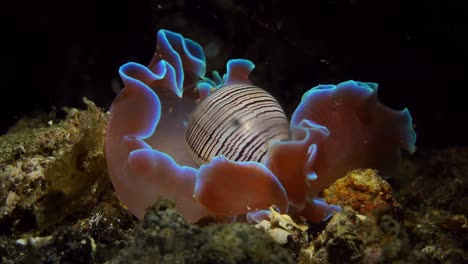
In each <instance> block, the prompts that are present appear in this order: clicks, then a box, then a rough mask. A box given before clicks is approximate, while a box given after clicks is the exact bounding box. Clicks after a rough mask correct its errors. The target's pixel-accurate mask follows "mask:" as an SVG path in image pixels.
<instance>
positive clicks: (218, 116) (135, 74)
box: [106, 30, 416, 222]
mask: <svg viewBox="0 0 468 264" xmlns="http://www.w3.org/2000/svg"><path fill="white" fill-rule="evenodd" d="M157 42H158V46H157V48H156V53H155V56H154V57H153V60H152V61H151V62H150V64H149V65H148V66H144V65H142V64H139V63H134V62H129V63H126V64H124V65H122V66H121V67H120V69H119V74H120V76H121V78H122V81H123V83H124V86H125V88H124V89H123V90H122V91H121V92H120V93H119V95H118V96H117V97H116V99H115V100H114V102H113V103H112V106H111V108H110V111H109V112H110V115H109V121H108V127H107V133H106V160H107V165H108V169H109V174H110V177H111V180H112V184H113V186H114V189H115V191H116V193H117V195H118V196H119V198H120V200H121V201H122V202H123V203H124V204H125V205H126V206H127V208H128V209H129V210H130V211H132V212H133V214H135V215H136V216H137V217H138V218H143V217H144V215H145V212H146V210H147V208H148V207H149V206H151V205H152V204H154V203H155V202H156V201H158V200H159V199H161V198H164V199H168V200H172V201H174V202H175V204H176V209H177V210H178V211H179V212H181V213H182V214H183V216H184V217H185V218H186V219H187V220H188V221H189V222H196V221H198V220H199V219H201V218H203V217H207V216H217V217H222V218H226V219H231V220H233V219H235V218H236V217H237V216H241V215H245V216H247V219H249V217H250V218H251V219H253V220H258V219H259V217H260V216H261V215H262V213H261V212H262V211H263V210H265V209H268V208H269V207H270V206H271V205H276V206H277V208H278V209H279V210H280V212H281V213H289V214H298V215H301V216H303V217H305V218H306V219H308V220H309V221H314V222H317V221H321V220H324V219H327V218H328V217H330V215H331V214H333V212H336V211H339V210H340V208H339V207H337V206H335V205H331V204H327V203H326V202H325V201H324V200H323V199H322V198H320V197H319V196H318V194H319V193H320V192H321V191H322V190H324V189H325V188H327V187H328V186H330V185H331V184H332V183H333V182H334V181H336V180H337V179H339V178H340V177H343V176H344V175H345V174H346V172H347V171H349V170H351V169H354V168H375V169H379V170H381V169H382V168H384V169H385V168H387V167H390V168H393V167H394V166H393V165H395V164H396V163H397V161H398V158H399V155H400V150H404V149H406V150H408V151H409V152H410V153H413V152H414V151H415V141H416V134H415V132H414V130H413V127H412V118H411V115H410V113H409V111H408V109H403V110H401V111H397V110H393V109H390V108H388V107H386V106H384V105H383V104H381V103H380V102H379V101H378V100H377V84H376V83H365V82H358V81H352V80H350V81H345V82H341V83H339V84H337V85H318V86H316V87H313V88H311V89H310V90H309V91H307V92H306V93H305V94H304V95H303V97H302V100H301V101H300V102H299V104H298V106H297V108H296V109H295V111H294V112H293V113H292V115H291V118H290V122H288V120H287V118H286V116H285V114H284V112H283V110H282V109H281V107H280V105H279V104H278V102H277V101H276V100H275V99H274V98H273V97H272V96H271V95H269V94H268V93H267V92H265V91H264V90H261V89H260V88H258V87H255V86H252V84H251V83H250V81H249V80H248V75H249V73H250V72H251V71H252V70H253V67H254V65H253V63H252V62H250V61H247V60H241V59H237V60H230V61H229V62H228V63H227V65H226V74H225V75H224V76H223V78H220V76H219V75H214V77H213V79H208V78H206V77H205V73H206V72H205V71H206V64H205V62H206V61H205V56H204V53H203V49H202V47H201V46H200V45H199V44H198V43H196V42H194V41H192V40H190V39H186V38H184V37H183V36H182V35H180V34H177V33H174V32H171V31H167V30H160V31H158V34H157ZM194 83H195V84H196V87H197V91H198V95H199V97H197V93H192V89H191V88H192V87H193V86H191V85H192V84H194ZM167 93H169V95H170V96H168V95H167ZM193 94H195V96H194V97H192V95H193ZM198 99H200V100H198ZM267 150H268V151H267ZM265 153H266V154H265ZM193 160H195V161H196V163H197V164H198V166H197V165H196V164H194V161H193ZM381 171H382V170H381Z"/></svg>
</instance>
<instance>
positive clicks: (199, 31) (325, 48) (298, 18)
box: [0, 0, 468, 146]
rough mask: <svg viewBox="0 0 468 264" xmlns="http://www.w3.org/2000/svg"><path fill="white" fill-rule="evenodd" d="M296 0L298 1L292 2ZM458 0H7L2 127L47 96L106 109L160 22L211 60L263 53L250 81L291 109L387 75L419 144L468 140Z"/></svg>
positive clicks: (463, 21)
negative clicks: (317, 94)
mask: <svg viewBox="0 0 468 264" xmlns="http://www.w3.org/2000/svg"><path fill="white" fill-rule="evenodd" d="M295 2H297V3H295ZM462 2H463V1H451V0H414V1H410V0H400V1H386V0H379V1H365V0H353V1H349V0H348V1H341V0H335V1H330V0H328V1H324V0H314V1H284V0H276V1H271V0H270V1H247V0H243V1H233V0H206V1H155V0H144V1H143V0H142V1H130V0H128V1H94V0H80V1H76V0H54V1H51V0H48V1H32V0H25V1H11V3H10V5H11V6H10V7H5V6H3V7H2V13H3V15H2V17H3V18H6V19H5V22H4V23H2V24H3V27H4V29H3V30H2V38H1V39H2V44H3V45H2V46H3V49H2V51H3V52H2V56H1V58H2V75H1V76H2V86H3V87H2V96H1V109H0V110H1V117H2V121H1V127H0V129H1V132H2V133H4V132H5V131H6V129H7V128H8V127H9V126H10V125H12V124H13V123H14V121H15V120H16V119H17V118H19V117H21V116H22V115H31V114H32V113H33V112H34V111H35V110H43V111H50V110H51V109H52V107H57V108H60V107H62V106H74V107H84V104H83V102H82V97H83V96H85V97H87V98H89V99H91V100H92V101H94V102H95V103H96V104H97V105H98V106H100V107H102V108H104V109H107V108H108V107H109V106H110V104H111V103H112V100H113V99H114V97H115V92H114V91H113V89H112V87H113V83H114V86H116V84H118V83H119V78H118V72H117V71H118V68H119V66H120V65H122V64H123V63H125V62H128V61H135V62H139V63H142V64H147V63H148V62H149V60H150V59H151V56H152V54H153V51H154V47H155V44H156V43H155V41H156V37H155V36H156V31H157V30H158V29H160V28H165V29H170V30H173V31H176V32H179V33H181V34H183V35H184V36H185V37H187V38H192V39H194V40H195V41H197V42H199V43H200V44H202V45H203V46H204V47H205V48H206V49H207V62H208V70H214V69H217V70H220V71H222V72H224V71H225V68H224V64H225V62H226V61H227V60H228V59H229V58H246V59H250V60H252V61H253V62H255V64H256V69H255V71H254V72H253V74H252V80H253V81H254V83H256V84H257V85H259V86H261V87H263V88H265V89H266V90H268V91H270V92H271V93H272V94H273V95H275V97H277V98H278V100H279V101H280V102H281V103H282V104H283V105H284V107H285V109H286V111H287V112H288V113H289V114H290V113H292V111H293V110H294V108H295V107H296V105H297V104H298V102H299V100H300V98H301V96H302V94H303V93H304V92H305V91H306V90H308V89H309V88H311V87H313V86H315V85H317V84H319V83H338V82H341V81H345V80H348V79H355V80H361V81H373V82H377V83H379V84H380V90H379V95H380V96H379V98H380V99H381V101H383V102H384V103H385V104H387V105H388V106H390V107H392V108H396V109H402V108H403V107H408V108H409V109H410V111H411V113H412V115H413V118H414V124H415V126H416V127H415V130H416V132H417V134H418V141H417V145H418V146H447V145H467V143H468V139H467V135H468V128H467V124H466V122H467V121H468V118H466V115H467V114H468V111H467V110H466V108H465V107H466V106H467V104H468V103H467V99H466V97H465V96H463V95H462V93H464V92H465V90H466V89H467V88H468V87H467V85H466V78H467V75H468V71H467V69H468V67H467V66H466V63H467V59H468V37H467V36H468V23H467V20H468V16H467V15H466V14H468V12H467V9H466V8H463V7H462V5H463V4H462Z"/></svg>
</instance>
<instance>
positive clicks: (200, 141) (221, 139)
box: [185, 84, 289, 165]
mask: <svg viewBox="0 0 468 264" xmlns="http://www.w3.org/2000/svg"><path fill="white" fill-rule="evenodd" d="M288 135H289V123H288V119H287V118H286V115H285V113H284V111H283V109H282V108H281V106H280V104H279V103H278V101H277V100H276V99H275V98H274V97H273V96H272V95H271V94H269V93H268V92H266V91H265V90H263V89H261V88H259V87H257V86H253V85H250V84H231V85H227V86H223V87H221V88H219V89H216V90H215V91H214V92H213V94H211V95H210V96H208V97H207V98H206V99H205V100H203V101H202V102H201V103H200V104H199V105H198V106H197V107H196V108H195V110H194V111H193V113H192V115H191V117H190V119H189V122H188V124H187V128H186V131H185V143H186V148H187V150H188V152H189V153H190V156H191V157H192V159H193V160H194V161H195V162H196V163H197V164H198V165H201V164H204V163H207V162H209V161H211V160H212V159H213V158H214V157H215V156H219V155H222V156H225V157H227V158H228V159H230V160H233V161H258V162H263V161H264V159H265V157H266V153H267V151H268V148H269V146H270V144H272V143H273V142H276V141H283V140H287V139H288Z"/></svg>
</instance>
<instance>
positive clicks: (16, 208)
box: [0, 99, 108, 230]
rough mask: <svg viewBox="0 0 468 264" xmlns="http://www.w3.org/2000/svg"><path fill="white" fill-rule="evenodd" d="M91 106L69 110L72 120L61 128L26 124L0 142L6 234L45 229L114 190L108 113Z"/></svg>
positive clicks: (0, 211)
mask: <svg viewBox="0 0 468 264" xmlns="http://www.w3.org/2000/svg"><path fill="white" fill-rule="evenodd" d="M85 102H86V104H87V105H88V110H86V111H78V110H76V109H68V110H67V114H68V117H67V118H66V119H65V120H64V121H61V122H58V123H57V124H53V123H52V122H49V124H46V123H45V124H44V123H43V124H42V126H40V127H28V126H27V124H25V123H24V122H23V124H22V125H21V127H17V128H13V129H12V131H13V132H12V133H9V134H6V135H4V136H2V137H0V165H1V167H0V180H1V186H2V188H1V193H0V199H1V203H0V223H1V225H2V229H3V230H15V229H22V230H24V229H26V230H28V229H29V228H36V226H38V227H40V228H45V227H48V226H50V225H53V224H56V223H58V222H59V221H61V220H62V219H63V218H64V217H66V216H68V215H70V214H72V213H74V212H76V211H78V210H83V209H84V208H89V207H92V206H94V205H95V204H96V202H97V200H96V197H97V196H98V194H99V193H100V192H101V191H102V190H103V188H104V187H105V186H106V185H108V176H107V174H106V166H105V157H104V152H103V149H104V133H105V127H106V124H107V123H106V116H105V114H104V113H103V112H102V111H100V110H99V109H98V108H97V107H96V106H95V105H94V104H93V103H92V102H90V101H88V100H86V99H85ZM30 218H33V219H35V221H33V222H31V221H30ZM24 219H27V221H28V222H26V221H23V220H24Z"/></svg>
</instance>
